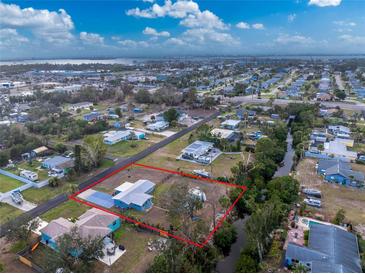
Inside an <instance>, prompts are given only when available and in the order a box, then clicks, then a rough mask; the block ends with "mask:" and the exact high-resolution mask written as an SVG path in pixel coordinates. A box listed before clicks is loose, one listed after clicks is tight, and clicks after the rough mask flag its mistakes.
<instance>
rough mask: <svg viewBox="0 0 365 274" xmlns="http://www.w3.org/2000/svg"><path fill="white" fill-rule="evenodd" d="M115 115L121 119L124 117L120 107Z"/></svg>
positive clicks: (116, 109)
mask: <svg viewBox="0 0 365 274" xmlns="http://www.w3.org/2000/svg"><path fill="white" fill-rule="evenodd" d="M115 114H116V115H118V116H119V118H120V117H122V110H121V108H120V107H117V108H115Z"/></svg>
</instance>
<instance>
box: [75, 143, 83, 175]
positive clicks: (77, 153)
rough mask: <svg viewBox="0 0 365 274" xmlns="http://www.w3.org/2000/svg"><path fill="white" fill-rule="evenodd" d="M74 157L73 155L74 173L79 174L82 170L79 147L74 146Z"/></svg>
mask: <svg viewBox="0 0 365 274" xmlns="http://www.w3.org/2000/svg"><path fill="white" fill-rule="evenodd" d="M74 155H75V161H74V162H75V167H74V169H75V171H76V172H80V171H81V169H82V160H81V146H80V145H75V147H74Z"/></svg>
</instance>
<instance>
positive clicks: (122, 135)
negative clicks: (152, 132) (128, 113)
mask: <svg viewBox="0 0 365 274" xmlns="http://www.w3.org/2000/svg"><path fill="white" fill-rule="evenodd" d="M132 135H134V138H135V139H137V140H141V139H144V138H145V133H144V132H139V131H131V130H120V131H112V132H108V133H106V134H104V139H103V142H104V144H107V145H114V144H117V143H119V142H121V141H127V140H130V139H131V138H132Z"/></svg>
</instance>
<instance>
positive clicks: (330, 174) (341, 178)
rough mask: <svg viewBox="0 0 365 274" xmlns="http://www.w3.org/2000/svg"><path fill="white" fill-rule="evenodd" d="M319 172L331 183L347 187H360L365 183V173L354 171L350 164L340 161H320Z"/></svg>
mask: <svg viewBox="0 0 365 274" xmlns="http://www.w3.org/2000/svg"><path fill="white" fill-rule="evenodd" d="M317 172H318V173H319V174H321V175H323V176H324V179H325V180H326V181H327V182H331V183H338V184H341V185H347V186H360V185H362V184H363V183H364V173H362V172H360V171H354V170H352V167H351V164H350V163H348V162H344V161H341V160H339V159H320V160H319V161H318V168H317Z"/></svg>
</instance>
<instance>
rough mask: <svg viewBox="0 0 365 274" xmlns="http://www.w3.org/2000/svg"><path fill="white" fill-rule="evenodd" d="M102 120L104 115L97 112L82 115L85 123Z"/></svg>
mask: <svg viewBox="0 0 365 274" xmlns="http://www.w3.org/2000/svg"><path fill="white" fill-rule="evenodd" d="M103 118H104V115H103V114H101V113H99V112H97V111H92V112H90V113H87V114H85V115H84V117H83V119H84V120H85V121H88V122H91V121H96V120H101V119H103Z"/></svg>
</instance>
